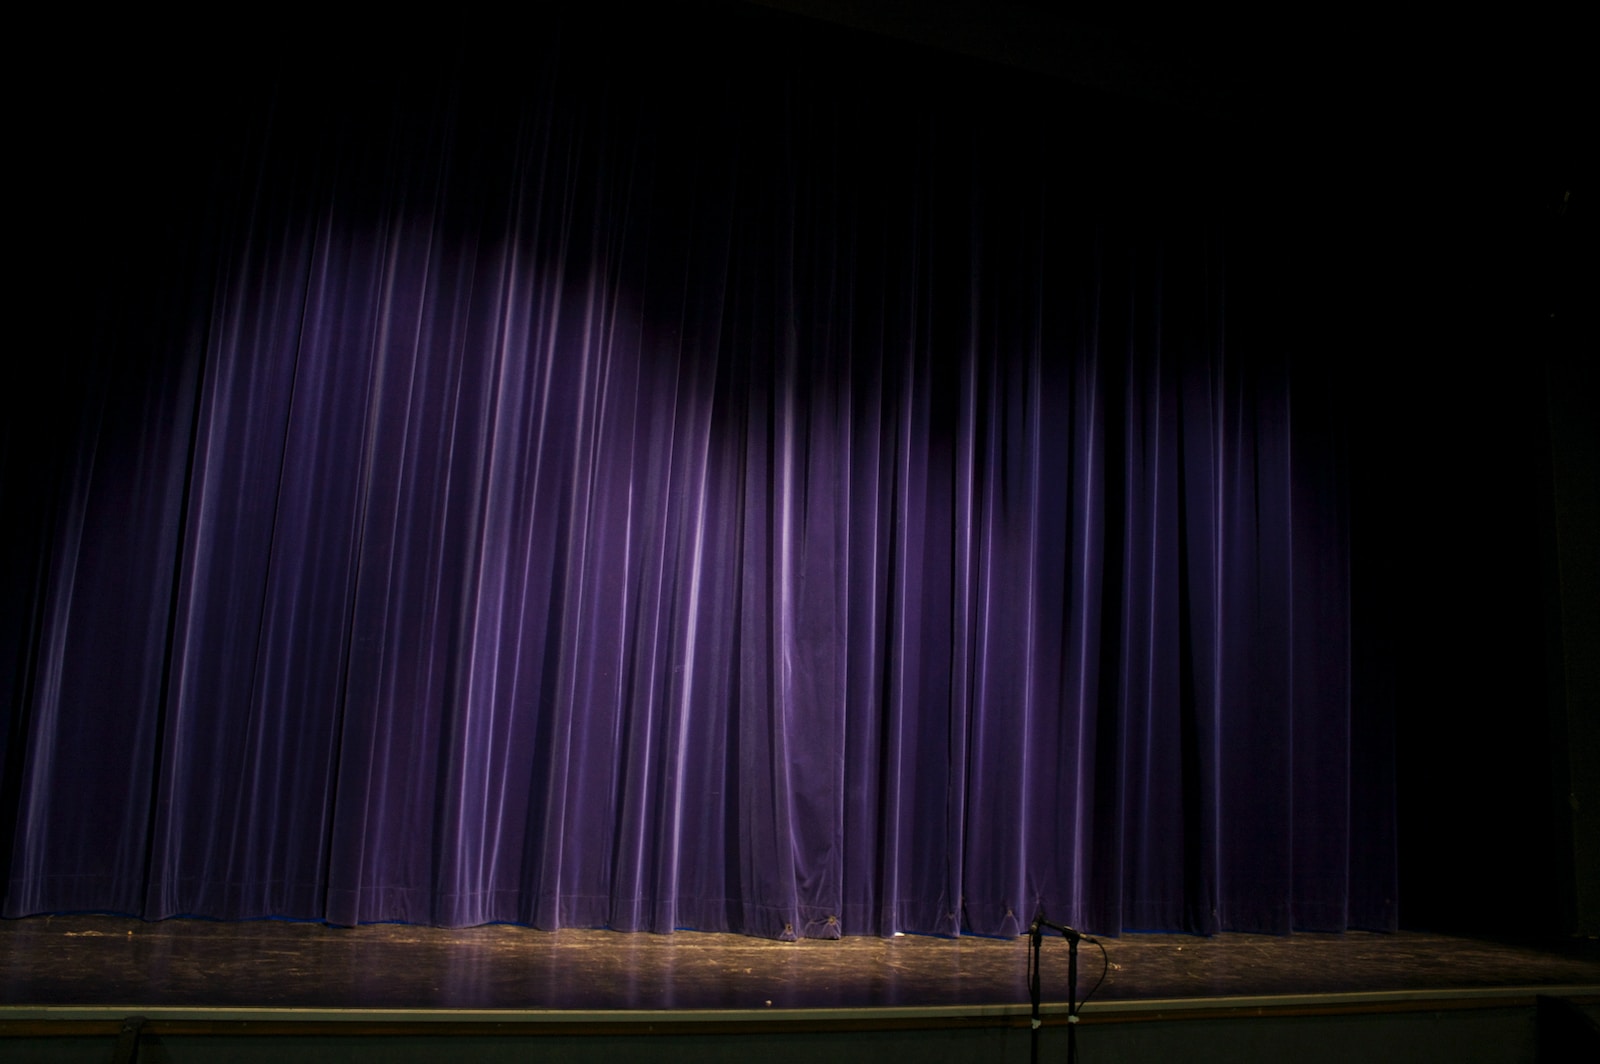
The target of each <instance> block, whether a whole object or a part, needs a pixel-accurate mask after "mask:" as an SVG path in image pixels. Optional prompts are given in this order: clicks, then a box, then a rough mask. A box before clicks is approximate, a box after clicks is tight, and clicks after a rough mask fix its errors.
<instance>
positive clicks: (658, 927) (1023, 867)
mask: <svg viewBox="0 0 1600 1064" xmlns="http://www.w3.org/2000/svg"><path fill="white" fill-rule="evenodd" d="M595 55H596V53H595V52H594V51H592V50H585V48H583V47H581V46H580V45H579V44H575V43H574V41H573V40H571V39H570V38H569V39H566V40H558V39H554V38H552V39H551V40H547V41H539V42H535V43H531V44H529V45H528V50H527V52H526V54H523V55H521V56H520V64H519V66H518V67H517V69H516V71H515V76H513V75H512V74H510V73H508V72H506V71H504V70H502V71H500V72H499V73H498V74H497V75H496V76H494V77H488V76H483V77H478V78H473V77H468V76H467V75H466V74H465V73H462V72H458V73H457V74H456V75H455V76H454V78H453V79H440V80H439V81H437V82H426V83H424V82H419V81H417V80H416V78H415V76H414V75H413V74H408V73H406V72H404V71H399V70H394V71H389V70H387V68H384V69H383V71H382V72H380V73H377V74H373V75H372V80H371V81H362V82H360V83H359V84H357V83H356V81H355V79H352V81H350V82H346V81H343V80H339V81H337V82H335V81H334V80H332V79H329V78H327V77H326V76H315V75H306V76H307V77H308V78H309V80H308V81H307V82H305V83H303V84H301V83H296V82H295V81H294V79H293V77H292V76H291V74H292V72H291V74H285V73H282V71H280V72H279V77H278V81H277V82H276V85H277V88H276V89H275V90H274V91H273V92H272V93H269V94H266V95H265V96H263V97H262V98H261V99H260V100H259V101H258V103H259V105H256V104H252V105H251V106H249V107H243V108H241V109H240V111H239V112H237V113H235V112H229V113H228V115H227V117H226V121H227V122H228V123H230V125H229V129H228V133H227V135H226V136H220V135H219V136H216V137H214V138H213V139H212V140H210V141H207V143H208V144H214V145H219V147H217V149H216V155H215V157H212V158H204V159H202V158H200V156H201V154H202V153H200V152H198V151H196V152H194V153H193V155H191V156H186V157H185V159H186V161H187V162H193V163H194V164H195V172H193V173H190V174H187V175H186V176H185V178H184V181H185V182H187V183H186V184H184V185H183V187H184V189H186V190H193V191H194V196H193V198H192V200H186V201H185V202H184V203H183V204H181V205H180V206H179V208H177V209H176V210H177V213H176V214H175V215H174V217H173V218H172V219H171V220H170V224H168V223H167V222H163V223H162V224H161V225H155V224H151V225H149V226H146V227H142V228H141V227H130V228H133V229H137V230H138V231H139V232H141V233H146V234H147V236H148V238H149V239H152V240H154V239H158V236H157V234H168V236H169V237H170V239H171V240H172V241H174V242H175V244H174V246H180V245H181V247H180V248H179V250H173V249H172V247H168V248H166V249H164V250H162V251H161V252H160V254H159V255H155V256H153V257H154V258H158V259H159V260H160V261H161V262H163V263H168V264H171V263H179V264H180V265H179V266H173V267H172V268H171V269H169V270H167V271H166V272H165V273H160V272H159V271H158V275H157V276H144V275H143V274H142V273H141V268H140V265H139V256H138V255H137V254H130V255H126V256H125V258H126V259H127V260H128V261H129V262H131V265H129V266H127V267H126V268H122V269H120V270H118V269H112V268H110V267H108V268H107V270H108V275H107V276H104V277H96V278H90V279H87V280H85V281H84V282H83V283H84V284H86V285H88V286H90V287H93V286H94V285H103V286H106V287H112V286H118V285H120V286H124V289H127V287H128V286H132V291H133V292H134V295H132V296H129V295H128V294H127V292H126V290H125V291H124V292H123V293H122V294H120V295H118V296H116V297H110V296H108V297H106V298H105V299H104V300H102V302H104V303H106V304H107V305H114V306H115V307H116V308H118V309H117V310H116V312H115V313H113V314H106V315H102V318H101V319H100V325H99V326H98V327H97V328H95V329H90V330H86V333H87V335H85V336H83V337H82V338H80V340H78V341H75V342H79V343H81V344H82V345H84V346H85V348H86V350H88V351H89V352H90V353H89V354H87V355H85V356H84V364H86V365H91V366H93V367H96V369H95V373H94V374H91V375H90V378H89V379H88V380H86V381H85V382H83V383H82V384H81V387H80V388H79V389H78V391H76V392H74V394H73V397H72V399H71V401H70V402H69V401H68V400H65V399H62V400H58V401H57V407H58V408H59V410H60V411H61V412H62V416H61V421H62V426H61V427H58V429H57V433H58V437H59V438H60V439H63V440H65V441H66V442H67V446H66V447H65V448H64V449H63V450H62V451H61V453H60V454H59V455H57V456H56V458H55V462H56V464H55V465H54V466H52V467H51V468H52V469H53V470H54V472H48V471H47V472H34V473H31V474H28V477H31V478H32V479H28V477H24V474H23V473H21V472H19V470H20V469H21V468H22V467H23V466H24V464H25V458H23V457H19V456H21V455H23V454H24V451H25V448H23V447H22V446H21V445H20V444H19V443H18V441H17V439H16V436H17V434H18V433H19V432H20V431H21V430H20V429H19V430H16V431H15V432H12V433H11V436H10V438H9V439H8V458H7V465H6V470H7V475H8V477H9V478H11V480H12V482H13V483H11V484H10V485H8V486H7V487H6V489H5V490H6V491H7V492H8V496H7V497H8V498H11V499H12V500H21V501H22V502H23V503H25V504H26V505H27V506H28V507H29V509H30V515H29V517H28V522H29V527H30V528H33V529H35V533H36V534H33V539H31V540H29V542H30V543H31V544H32V547H31V549H30V552H29V553H28V554H27V556H26V557H24V558H21V559H20V560H16V561H14V562H13V564H12V570H11V576H10V577H9V580H10V586H11V587H12V588H13V589H14V590H15V594H13V595H12V596H11V598H12V604H11V605H10V606H9V607H8V610H9V612H8V615H7V619H6V623H7V625H8V631H9V632H12V633H15V636H16V638H15V639H13V640H12V644H13V650H12V651H9V652H8V653H10V657H8V659H7V662H8V669H9V675H8V676H7V679H8V680H9V681H11V682H10V683H9V685H8V692H9V693H8V694H7V698H8V702H7V707H6V709H7V725H8V730H7V736H8V739H7V748H6V750H5V777H4V780H3V785H4V793H5V796H6V798H5V802H4V804H3V805H0V812H3V814H4V816H5V818H6V824H5V830H6V831H7V832H8V833H9V834H8V835H6V836H5V837H6V838H8V839H9V840H10V846H9V850H8V851H7V854H6V860H7V861H8V864H7V865H6V871H7V876H6V880H5V884H4V887H5V908H4V911H5V913H6V914H7V915H10V916H19V915H24V914H30V913H40V912H49V911H62V910H85V909H91V910H112V911H119V912H128V913H135V914H140V915H142V916H145V917H149V918H160V917H165V916H169V915H174V914H202V915H207V916H214V917H223V918H245V917H259V916H268V915H276V916H287V917H296V918H309V919H320V920H327V921H331V922H334V923H340V924H352V923H357V922H363V921H378V920H400V921H412V922H419V923H432V924H442V925H449V926H457V925H471V924H478V923H483V922H488V921H516V922H521V923H527V924H532V925H534V926H537V927H542V928H556V927H562V926H608V927H613V928H618V929H649V930H655V931H667V930H671V929H673V928H697V929H704V930H733V931H739V932H745V933H749V934H752V935H760V936H769V937H784V938H787V937H791V936H797V937H807V936H812V937H815V936H823V937H831V936H837V935H840V934H880V935H882V934H891V933H894V932H899V931H906V932H921V933H935V934H947V935H954V934H960V933H978V934H992V935H1011V934H1016V933H1018V932H1019V931H1020V930H1022V929H1024V928H1025V926H1026V924H1027V922H1028V920H1029V918H1030V917H1031V916H1032V915H1033V914H1034V912H1035V911H1036V910H1038V909H1039V908H1041V907H1042V908H1043V909H1044V910H1045V911H1047V912H1048V913H1049V915H1050V916H1051V918H1052V919H1056V920H1066V921H1071V922H1073V923H1075V924H1078V925H1082V926H1084V927H1086V928H1088V929H1091V930H1095V931H1100V932H1106V933H1115V932H1116V931H1118V930H1120V929H1131V928H1150V929H1154V928H1167V929H1190V930H1194V931H1200V932H1214V931H1218V930H1223V929H1238V930H1250V931H1280V932H1281V931H1288V930H1290V929H1293V928H1316V929H1342V928H1345V927H1351V926H1363V927H1378V928H1383V927H1392V926H1393V924H1394V903H1393V856H1392V851H1391V850H1390V849H1388V847H1392V838H1393V826H1392V818H1393V810H1392V803H1388V802H1386V801H1385V800H1384V799H1383V777H1382V771H1381V765H1380V767H1379V768H1378V769H1370V770H1369V762H1372V761H1373V760H1374V759H1373V758H1370V757H1367V756H1366V755H1364V754H1363V753H1362V750H1363V745H1362V742H1363V741H1362V740H1360V739H1359V737H1355V738H1353V735H1354V733H1355V731H1356V730H1357V727H1358V725H1357V724H1356V723H1354V722H1356V721H1357V719H1358V713H1357V711H1356V710H1355V709H1353V705H1352V692H1351V680H1350V676H1351V638H1350V573H1349V544H1348V526H1349V518H1348V513H1347V509H1348V507H1347V505H1346V502H1345V498H1346V487H1345V485H1344V482H1343V476H1344V474H1343V468H1342V465H1341V463H1340V460H1339V453H1340V451H1339V445H1338V438H1339V433H1338V427H1337V419H1336V418H1335V417H1334V416H1333V413H1334V412H1333V411H1331V410H1330V409H1329V401H1328V397H1327V395H1326V394H1325V393H1324V391H1323V390H1322V389H1321V388H1320V387H1317V386H1315V385H1314V377H1313V376H1310V375H1303V374H1302V373H1301V370H1300V369H1298V368H1297V363H1296V361H1295V359H1294V357H1293V344H1292V337H1278V336H1270V335H1264V332H1265V330H1258V331H1257V333H1256V334H1255V335H1254V337H1253V339H1251V338H1250V337H1251V333H1250V328H1249V326H1248V325H1246V324H1242V323H1244V322H1248V321H1249V316H1250V315H1251V314H1252V313H1254V312H1255V311H1256V308H1254V307H1253V305H1252V303H1251V301H1250V300H1249V299H1248V298H1245V297H1244V296H1241V295H1240V285H1241V284H1243V285H1245V286H1246V287H1248V285H1247V284H1246V282H1244V281H1240V282H1237V283H1235V282H1234V281H1232V280H1230V277H1231V276H1232V275H1237V276H1239V277H1247V276H1251V275H1253V274H1252V273H1251V271H1260V272H1265V271H1266V270H1267V269H1269V268H1270V264H1267V265H1263V264H1260V263H1255V264H1249V263H1246V264H1245V265H1243V266H1241V265H1240V262H1241V256H1245V255H1248V254H1250V253H1251V249H1252V248H1253V247H1255V246H1256V245H1253V244H1251V243H1250V242H1249V241H1248V240H1240V239H1239V238H1238V237H1237V236H1236V235H1235V233H1234V230H1233V229H1232V228H1231V226H1232V225H1233V221H1232V216H1231V215H1230V213H1229V211H1227V210H1224V209H1221V208H1216V207H1215V205H1214V204H1212V203H1211V202H1210V201H1208V200H1207V199H1206V197H1205V196H1199V195H1197V196H1193V197H1190V198H1189V199H1188V200H1186V201H1185V202H1184V203H1183V204H1182V205H1181V206H1172V205H1168V206H1166V207H1164V208H1150V207H1149V206H1148V205H1147V204H1143V203H1141V202H1139V197H1138V196H1137V195H1134V194H1132V193H1126V192H1125V191H1124V192H1120V193H1119V191H1118V186H1117V181H1116V180H1115V179H1114V178H1113V176H1112V175H1111V172H1110V171H1106V173H1105V174H1104V175H1103V176H1102V177H1100V178H1098V179H1096V178H1089V177H1084V176H1082V175H1083V173H1084V172H1085V171H1086V170H1093V169H1094V168H1095V167H1094V164H1093V153H1094V152H1095V151H1097V150H1101V149H1102V148H1105V147H1106V145H1107V144H1109V138H1105V137H1102V138H1101V141H1102V142H1101V143H1099V144H1098V145H1097V143H1096V142H1094V137H1093V136H1091V135H1090V134H1087V133H1085V134H1082V138H1083V139H1082V141H1081V143H1080V142H1073V143H1069V144H1063V142H1062V138H1063V136H1066V137H1067V138H1068V139H1069V140H1070V139H1071V137H1072V134H1070V133H1066V134H1064V133H1063V125H1062V123H1063V122H1064V121H1065V120H1064V119H1062V117H1061V116H1060V115H1056V116H1055V118H1054V123H1055V124H1054V126H1053V127H1052V128H1050V129H1048V130H1045V129H1043V128H1041V127H1040V126H1038V125H1035V124H1033V123H1034V122H1035V121H1036V119H1037V118H1038V115H1037V114H1034V113H1032V112H1029V113H1028V114H1014V115H1011V116H1009V117H996V115H997V114H1000V113H1001V112H1003V111H1004V108H1003V107H1001V108H998V109H997V110H995V111H988V110H986V108H988V107H989V106H990V105H993V104H996V103H997V101H998V100H1001V99H1003V98H1004V97H1005V95H1006V92H1008V91H1010V90H1009V89H1002V90H992V91H991V90H988V89H982V90H980V89H975V88H974V87H973V84H972V83H970V82H977V81H979V80H980V79H982V78H990V77H994V76H995V75H992V74H990V73H987V72H983V71H978V72H976V73H974V72H972V71H967V72H966V73H965V74H963V75H962V77H965V78H968V79H970V82H963V81H962V80H961V78H958V77H953V76H952V77H947V78H946V79H945V80H944V81H943V82H941V83H940V85H939V86H937V87H936V86H934V85H932V84H931V83H924V84H920V85H919V84H913V83H909V82H910V81H912V80H913V79H914V76H916V75H918V74H919V71H920V68H919V67H917V63H919V62H924V60H921V59H917V58H915V57H912V58H904V57H901V58H899V59H896V60H895V62H896V63H898V64H900V65H899V66H897V67H895V68H894V69H893V70H891V71H888V72H885V71H883V70H878V71H875V72H869V71H868V69H867V68H866V67H865V66H864V65H852V63H853V62H854V60H853V59H852V58H851V57H850V56H843V57H836V61H835V63H834V65H832V66H828V67H823V66H819V65H816V64H813V63H810V62H808V59H809V58H810V55H811V54H810V53H808V52H806V51H805V50H802V49H795V50H793V51H788V52H786V51H784V50H783V49H781V48H776V47H774V48H771V49H769V50H767V51H765V52H763V53H762V54H760V55H749V56H746V57H744V58H728V59H727V60H726V61H725V62H723V63H721V64H708V63H686V64H685V68H684V69H677V68H672V67H671V66H670V64H668V63H667V62H666V61H665V60H659V59H658V60H656V65H655V66H653V67H648V68H645V69H640V68H638V67H637V66H636V67H635V68H634V69H630V70H629V71H628V72H627V73H626V74H625V75H624V74H622V73H619V72H617V71H616V70H615V69H614V68H612V67H609V66H607V65H606V64H601V63H596V62H593V60H594V58H595ZM634 58H635V59H636V60H637V59H638V56H635V57H634ZM963 69H964V68H963ZM669 72H671V76H669ZM986 84H987V83H986ZM985 92H991V95H985V94H984V93H985ZM251 99H254V98H253V97H252V98H251ZM1082 106H1085V107H1087V106H1088V105H1087V104H1085V105H1082ZM205 117H206V118H207V120H210V121H216V122H222V121H224V118H222V117H221V109H220V108H219V109H218V111H217V112H209V111H208V112H205ZM1066 125H1067V126H1068V127H1070V125H1071V123H1070V122H1068V123H1066ZM1102 132H1103V131H1102ZM1118 143H1121V142H1120V141H1118ZM1072 174H1077V175H1078V176H1076V177H1072V176H1069V175H1072ZM180 198H181V197H178V196H175V195H170V194H169V195H168V196H167V199H166V200H164V201H163V202H171V201H174V200H177V199H180ZM186 271H187V272H186ZM1241 337H1245V339H1241ZM1307 381H1312V382H1313V383H1312V385H1308V384H1307ZM24 481H25V483H24ZM40 484H42V485H43V486H42V487H41V486H39V485H40ZM19 485H20V486H19ZM1379 746H1380V747H1381V744H1379ZM1381 760H1382V758H1381V757H1378V758H1376V761H1378V762H1381ZM1369 771H1370V773H1375V775H1374V776H1373V778H1374V779H1375V780H1376V781H1377V782H1376V783H1372V782H1371V781H1370V780H1368V778H1367V775H1366V774H1369ZM1371 787H1376V788H1377V797H1374V796H1373V793H1372V792H1371V790H1370V788H1371ZM1364 788H1367V790H1365V791H1364V790H1363V789H1364ZM1353 792H1361V793H1360V794H1353Z"/></svg>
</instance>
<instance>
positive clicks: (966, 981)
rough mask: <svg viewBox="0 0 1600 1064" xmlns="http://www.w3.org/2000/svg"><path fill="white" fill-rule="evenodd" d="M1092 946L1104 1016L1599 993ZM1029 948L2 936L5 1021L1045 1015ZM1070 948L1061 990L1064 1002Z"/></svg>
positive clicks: (1579, 967)
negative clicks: (1108, 1006)
mask: <svg viewBox="0 0 1600 1064" xmlns="http://www.w3.org/2000/svg"><path fill="white" fill-rule="evenodd" d="M1101 941H1102V944H1103V945H1104V949H1105V953H1104V955H1103V956H1102V954H1101V952H1100V950H1099V948H1097V947H1096V946H1095V945H1092V944H1090V943H1089V942H1087V941H1086V942H1085V943H1084V944H1083V946H1082V947H1081V951H1080V954H1079V965H1078V967H1079V986H1078V993H1079V996H1080V997H1081V996H1082V995H1083V994H1085V993H1086V992H1088V991H1090V989H1091V988H1093V987H1094V986H1095V984H1096V982H1097V980H1100V979H1101V977H1102V971H1103V972H1104V978H1103V982H1102V983H1101V984H1100V985H1099V987H1098V989H1096V990H1095V991H1094V996H1093V999H1092V1000H1093V1001H1094V1002H1102V1003H1112V1002H1124V1003H1128V1004H1132V1003H1135V1002H1138V1003H1146V1004H1149V1003H1154V1002H1156V1001H1161V1000H1165V1001H1174V1000H1186V1001H1196V1000H1208V999H1228V1000H1237V999H1244V998H1253V997H1256V998H1259V997H1282V996H1305V997H1318V998H1324V997H1329V996H1333V997H1337V996H1340V995H1366V994H1384V995H1406V994H1411V993H1416V994H1427V995H1437V994H1438V993H1439V992H1459V993H1468V994H1477V993H1484V992H1492V991H1496V990H1509V989H1512V988H1516V989H1518V990H1522V991H1527V990H1534V991H1542V990H1543V989H1545V988H1551V989H1553V988H1558V987H1559V988H1567V989H1572V988H1583V989H1585V990H1587V991H1588V992H1590V993H1593V992H1595V991H1596V990H1597V988H1600V944H1597V943H1594V942H1566V943H1555V944H1546V945H1528V944H1518V943H1509V942H1496V941H1487V940H1483V939H1477V938H1464V937H1455V936H1447V935H1437V934H1420V933H1414V932H1401V933H1398V934H1368V933H1349V934H1343V935H1324V934H1304V933H1302V934H1296V935H1291V936H1287V937H1274V936H1265V935H1241V934H1225V935H1218V936H1216V937H1214V938H1199V937H1194V936H1189V935H1171V934H1124V935H1122V936H1121V937H1119V938H1107V939H1102V940H1101ZM1027 953H1028V943H1027V940H1026V939H1025V938H1020V939H1014V940H1009V941H1007V940H995V939H983V938H960V939H941V938H924V937H918V936H903V937H896V938H892V939H879V938H851V937H847V938H844V939H840V940H834V941H829V940H805V941H801V942H794V943H783V942H771V941H766V940H762V939H754V938H746V937H743V936H739V935H728V934H705V933H698V932H692V931H683V932H679V933H676V934H672V935H654V934H644V933H635V934H624V933H619V932H612V931H604V930H562V931H556V932H546V931H537V930H534V929H531V928H527V927H520V926H512V925H504V924H497V925H489V926H484V927H473V928H460V929H444V928H433V927H418V926H412V925H402V924H375V925H368V926H363V927H355V928H339V927H329V926H326V925H322V924H315V923H295V922H289V921H279V920H260V921H247V922H214V921H207V920H180V919H174V920H164V921H160V922H156V923H149V922H144V921H140V920H136V919H131V918H126V917H115V916H85V915H74V916H54V917H48V916H40V917H30V918H27V919H22V920H4V921H0V1006H6V1007H9V1008H16V1007H18V1006H23V1007H40V1006H44V1007H50V1006H79V1007H91V1008H94V1007H99V1008H111V1009H118V1010H126V1009H131V1008H141V1009H162V1008H196V1009H227V1008H278V1009H313V1010H315V1009H375V1010H389V1009H400V1010H516V1011H545V1010H549V1011H563V1012H567V1011H576V1012H607V1011H620V1010H686V1009H689V1010H699V1009H711V1010H740V1011H744V1010H764V1009H769V1008H770V1009H775V1010H784V1009H828V1010H858V1009H927V1008H959V1009H963V1010H971V1009H980V1010H982V1009H986V1008H992V1007H1000V1006H1022V1005H1025V1004H1026V1003H1027V1001H1028V986H1027ZM1067 967H1068V965H1067V946H1066V943H1065V942H1064V941H1063V940H1062V939H1060V938H1059V937H1056V938H1051V939H1047V940H1046V941H1045V943H1044V952H1043V963H1042V972H1043V979H1042V982H1043V988H1044V996H1045V998H1046V999H1047V1000H1049V1001H1055V1002H1062V1001H1065V1000H1066V996H1067V995H1066V978H1067Z"/></svg>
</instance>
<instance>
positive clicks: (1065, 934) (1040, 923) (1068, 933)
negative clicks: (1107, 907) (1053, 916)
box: [1032, 912, 1083, 942]
mask: <svg viewBox="0 0 1600 1064" xmlns="http://www.w3.org/2000/svg"><path fill="white" fill-rule="evenodd" d="M1042 928H1049V929H1050V930H1052V931H1059V932H1060V933H1061V937H1062V938H1064V939H1066V940H1067V941H1068V942H1079V941H1082V939H1083V932H1081V931H1078V930H1075V929H1074V928H1070V927H1068V926H1067V925H1066V924H1055V923H1051V922H1050V921H1049V920H1046V919H1045V918H1044V913H1043V912H1040V913H1039V915H1038V916H1035V917H1034V918H1033V931H1032V933H1033V934H1035V935H1037V934H1038V933H1039V931H1040V930H1041V929H1042Z"/></svg>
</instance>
